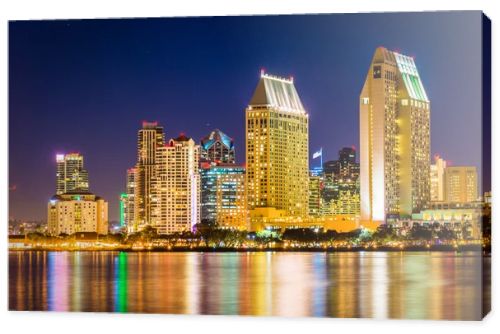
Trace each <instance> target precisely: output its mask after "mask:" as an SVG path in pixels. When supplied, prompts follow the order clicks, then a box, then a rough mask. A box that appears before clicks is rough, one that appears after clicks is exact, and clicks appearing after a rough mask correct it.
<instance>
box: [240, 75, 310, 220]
mask: <svg viewBox="0 0 500 334" xmlns="http://www.w3.org/2000/svg"><path fill="white" fill-rule="evenodd" d="M245 121H246V161H247V174H246V175H247V177H246V180H247V182H246V185H247V200H248V207H249V209H250V210H253V209H257V208H258V209H262V208H275V209H276V210H283V211H284V213H285V214H286V215H289V216H295V217H307V215H308V202H309V159H308V156H309V116H308V114H307V112H306V110H305V109H304V107H303V105H302V102H301V101H300V98H299V95H298V94H297V90H296V89H295V86H294V82H293V78H290V79H285V78H280V77H276V76H272V75H269V74H265V73H264V72H262V73H261V77H260V80H259V83H258V84H257V88H256V89H255V92H254V94H253V97H252V99H251V101H250V104H249V105H248V107H247V109H246V120H245Z"/></svg>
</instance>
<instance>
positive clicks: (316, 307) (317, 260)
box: [9, 252, 483, 320]
mask: <svg viewBox="0 0 500 334" xmlns="http://www.w3.org/2000/svg"><path fill="white" fill-rule="evenodd" d="M482 261H483V259H482V257H481V255H480V254H478V253H463V254H455V253H453V252H450V253H442V252H441V253H440V252H435V253H432V252H431V253H429V252H427V253H426V252H421V253H418V252H416V253H411V252H407V253H398V252H394V253H391V252H389V253H385V252H358V253H356V252H352V253H305V252H303V253H291V252H286V253H271V252H256V253H196V252H193V253H126V252H9V308H10V309H11V310H49V311H97V312H137V313H178V314H179V313H180V314H234V315H237V314H241V315H263V316H269V315H273V316H274V315H275V316H316V317H325V316H327V317H350V318H352V317H373V318H410V319H464V320H477V319H480V318H481V293H482V287H481V277H482V276H481V275H482V274H481V264H482Z"/></svg>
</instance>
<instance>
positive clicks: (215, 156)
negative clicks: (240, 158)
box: [200, 129, 235, 164]
mask: <svg viewBox="0 0 500 334" xmlns="http://www.w3.org/2000/svg"><path fill="white" fill-rule="evenodd" d="M200 146H201V161H206V162H210V163H213V164H217V163H228V164H234V162H235V151H234V141H233V139H232V138H231V137H229V136H228V135H226V134H225V133H224V132H222V131H220V130H219V129H215V130H214V131H212V132H210V134H209V135H208V136H206V137H204V138H203V139H202V140H201V145H200Z"/></svg>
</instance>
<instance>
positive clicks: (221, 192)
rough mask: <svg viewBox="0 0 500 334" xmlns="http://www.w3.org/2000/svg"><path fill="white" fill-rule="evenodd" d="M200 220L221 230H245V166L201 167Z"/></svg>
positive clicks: (206, 165) (209, 165) (204, 164)
mask: <svg viewBox="0 0 500 334" xmlns="http://www.w3.org/2000/svg"><path fill="white" fill-rule="evenodd" d="M200 175H201V220H202V221H203V222H206V223H217V224H218V225H219V226H222V227H230V228H236V229H240V230H242V229H246V228H247V208H246V196H245V167H243V166H238V165H234V164H221V163H219V164H217V165H212V164H210V163H208V162H204V163H202V164H201V170H200Z"/></svg>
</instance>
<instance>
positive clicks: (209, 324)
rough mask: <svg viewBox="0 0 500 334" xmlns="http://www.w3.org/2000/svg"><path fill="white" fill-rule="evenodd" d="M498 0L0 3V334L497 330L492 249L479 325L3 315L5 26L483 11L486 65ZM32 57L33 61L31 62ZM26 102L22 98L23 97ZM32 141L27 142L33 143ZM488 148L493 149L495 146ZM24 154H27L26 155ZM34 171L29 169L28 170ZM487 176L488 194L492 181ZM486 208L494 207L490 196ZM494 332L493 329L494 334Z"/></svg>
mask: <svg viewBox="0 0 500 334" xmlns="http://www.w3.org/2000/svg"><path fill="white" fill-rule="evenodd" d="M499 3H500V1H498V0H490V1H486V0H474V1H471V0H469V1H465V0H455V1H443V0H411V1H408V0H344V1H340V0H337V1H333V0H331V1H320V0H281V1H280V0H246V1H243V0H232V1H231V0H211V1H209V0H205V1H203V0H181V1H175V2H174V1H150V0H140V1H130V0H122V1H109V2H105V1H104V0H98V1H96V0H87V1H68V0H66V1H62V0H61V1H55V0H38V1H37V0H33V1H24V0H18V1H9V0H2V1H0V76H1V77H2V80H0V102H1V103H0V108H1V109H0V110H1V112H0V141H1V143H0V151H1V152H0V173H1V174H0V175H1V176H0V196H1V199H0V210H1V214H0V217H1V218H0V233H1V237H0V250H1V257H0V260H1V265H0V272H1V275H0V296H1V298H0V317H1V320H0V331H1V332H2V333H24V332H32V333H68V332H70V333H87V334H88V333H105V332H109V333H111V332H112V333H140V334H146V333H152V332H163V333H176V332H182V333H191V332H198V333H203V334H206V333H226V332H227V333H238V334H239V333H268V332H271V331H272V332H275V333H280V334H285V333H287V334H288V333H306V334H313V333H314V334H319V333H331V332H337V333H342V332H349V333H351V332H352V333H356V332H366V333H387V332H403V333H405V334H407V333H436V332H443V333H448V332H450V333H469V334H470V333H476V332H494V331H495V332H497V333H498V331H499V330H500V313H499V312H500V311H498V310H496V311H495V309H496V308H498V305H499V303H498V302H497V301H498V296H499V293H498V292H499V291H498V290H499V288H498V284H495V280H496V278H497V273H498V259H495V257H496V255H497V254H496V253H497V252H496V251H495V250H496V249H497V248H498V247H494V251H493V258H494V260H493V279H492V281H493V283H492V285H493V291H492V295H493V303H492V305H493V306H492V308H493V311H492V312H491V313H490V315H489V316H488V317H487V318H486V319H485V320H484V321H483V322H445V321H441V322H438V321H408V320H390V321H388V320H384V321H383V320H369V319H316V318H256V317H226V316H224V317H223V316H171V315H134V314H125V315H122V314H99V313H92V314H89V313H52V312H50V313H49V312H43V313H42V312H7V307H8V296H7V291H8V285H7V265H8V264H7V251H6V250H7V243H6V240H7V238H6V233H7V221H8V160H7V157H8V146H7V141H8V125H7V124H8V100H7V97H8V95H7V93H8V75H7V73H8V59H7V54H8V53H7V45H8V43H7V41H8V31H7V22H8V20H16V19H23V20H26V19H42V18H43V19H52V18H60V19H63V18H104V17H159V16H211V15H235V14H293V13H342V12H344V13H352V12H381V11H423V10H460V9H469V10H471V9H473V10H483V11H484V12H485V13H486V14H487V15H488V16H489V17H490V18H491V19H492V21H493V23H492V30H493V31H492V35H493V59H495V58H497V59H498V55H496V52H495V51H496V50H497V46H498V40H499V36H500V35H499V31H498V21H500V19H499V17H500V10H499V7H500V6H499V5H498V4H499ZM34 56H36V55H34ZM495 65H496V64H495V63H493V74H492V75H493V92H495V88H497V83H498V80H497V79H498V77H499V68H498V67H497V66H495ZM27 98H29V97H27ZM496 112H498V103H497V101H496V100H495V96H494V94H493V110H492V113H493V115H492V116H493V125H492V126H493V128H494V129H495V128H498V126H499V122H500V121H499V119H500V118H499V117H498V115H495V114H496ZM34 140H35V139H34ZM498 140H499V135H498V133H496V131H493V146H494V147H498V143H499V142H498ZM495 144H496V145H495ZM26 154H29V152H26ZM498 166H499V164H498V156H497V155H496V154H494V152H493V170H496V169H497V170H498ZM34 167H35V168H36V166H34ZM495 176H496V175H493V189H498V178H496V177H495ZM493 193H494V195H493V199H494V207H496V205H497V204H498V202H499V201H498V199H497V198H496V196H495V195H496V193H495V191H493ZM498 215H499V214H498V212H497V210H494V212H493V229H494V238H493V243H494V245H499V244H500V241H499V238H498V231H497V229H496V228H495V223H496V222H498V221H499V220H498ZM495 327H496V329H495Z"/></svg>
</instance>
